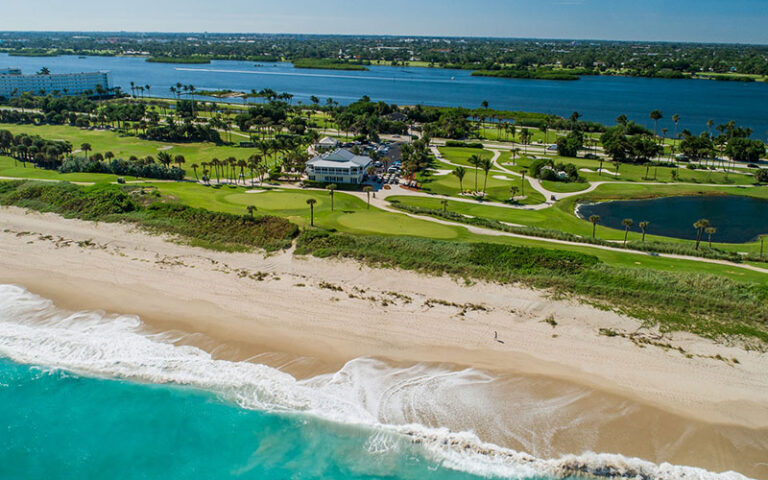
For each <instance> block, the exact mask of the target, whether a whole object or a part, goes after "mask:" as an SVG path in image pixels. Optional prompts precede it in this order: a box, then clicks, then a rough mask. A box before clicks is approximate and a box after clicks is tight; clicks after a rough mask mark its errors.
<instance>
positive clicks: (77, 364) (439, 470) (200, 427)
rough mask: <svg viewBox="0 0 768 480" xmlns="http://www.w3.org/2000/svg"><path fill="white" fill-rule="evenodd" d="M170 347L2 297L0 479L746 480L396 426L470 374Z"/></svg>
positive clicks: (13, 294) (119, 323)
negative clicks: (305, 370)
mask: <svg viewBox="0 0 768 480" xmlns="http://www.w3.org/2000/svg"><path fill="white" fill-rule="evenodd" d="M178 339H179V337H178V334H153V333H150V332H148V331H147V329H146V328H145V327H144V326H143V324H142V322H141V320H140V319H139V318H137V317H135V316H120V315H105V314H103V313H99V312H74V313H73V312H67V311H63V310H60V309H58V308H57V307H56V306H55V305H54V304H53V303H52V302H51V301H50V300H47V299H45V298H42V297H39V296H36V295H34V294H32V293H30V292H28V291H26V290H25V289H24V288H22V287H19V286H13V285H0V432H2V442H1V443H0V479H14V480H15V479H78V480H85V479H97V478H98V479H100V478H109V479H169V478H173V479H186V478H196V479H202V478H205V479H213V478H215V479H226V478H242V479H273V478H274V479H328V480H336V479H339V480H341V479H345V480H357V479H360V480H363V479H390V478H391V479H427V480H428V479H446V480H453V479H475V478H518V479H519V478H525V479H548V478H553V479H554V478H568V477H571V476H575V475H577V474H594V475H598V476H601V477H636V476H640V477H643V478H666V479H675V478H695V479H710V478H711V479H715V478H723V479H733V480H737V479H738V480H741V479H744V478H746V477H744V476H742V475H740V474H737V473H733V472H728V473H724V474H713V473H708V472H706V471H704V470H702V469H698V468H692V467H683V466H675V465H670V464H662V465H655V464H653V463H650V462H646V461H643V460H638V459H632V458H626V457H623V456H621V455H614V454H595V453H584V454H582V455H579V456H564V457H559V458H554V459H552V458H545V457H537V456H533V455H530V454H527V453H523V452H518V451H514V450H510V449H507V448H502V447H499V446H496V445H493V444H491V443H487V442H484V441H483V440H482V439H481V438H479V437H478V436H477V435H476V434H475V433H472V432H471V431H450V430H448V429H447V428H438V427H435V426H431V427H428V426H425V425H423V424H420V423H404V422H403V421H402V419H403V418H405V416H404V415H403V412H401V410H402V409H403V408H405V407H406V406H410V407H411V408H414V407H413V406H414V405H419V407H418V408H421V409H423V410H425V411H423V412H419V414H418V415H415V417H428V416H430V415H431V414H433V413H436V412H430V411H429V409H430V405H436V406H437V405H445V404H448V405H450V403H452V402H454V401H461V399H460V398H457V399H455V400H454V399H452V398H449V399H447V401H446V402H442V403H441V402H439V401H437V400H438V399H437V398H435V401H434V402H432V401H429V400H430V399H429V396H430V395H434V396H436V397H437V396H443V395H448V394H449V392H452V391H457V390H456V389H457V388H461V387H463V386H466V385H471V384H476V383H483V382H489V381H492V380H493V378H492V377H491V376H489V375H487V374H484V373H483V372H479V371H475V370H463V371H452V370H447V369H441V368H437V367H427V366H414V367H393V366H389V365H387V364H385V363H383V362H381V361H379V360H374V359H357V360H353V361H351V362H349V363H348V364H347V365H345V366H344V367H343V368H342V369H341V370H339V371H338V372H335V373H331V374H324V375H319V376H315V377H312V378H308V379H303V380H298V379H296V378H294V377H292V376H291V375H289V374H287V373H284V372H281V371H279V370H277V369H275V368H272V367H269V366H267V365H261V364H258V363H254V362H231V361H224V360H216V359H214V358H212V357H211V355H210V354H208V353H207V352H205V351H203V350H201V349H199V348H197V347H193V346H180V345H178V344H177V343H176V342H175V341H176V340H178ZM406 386H407V387H409V388H405V387H406ZM408 396H418V397H419V398H420V399H422V400H425V401H422V402H419V403H414V402H408V401H407V400H408V398H407V397H408ZM443 400H445V399H443ZM435 408H437V407H435ZM443 408H445V407H443ZM408 417H409V418H413V417H414V415H410V416H408Z"/></svg>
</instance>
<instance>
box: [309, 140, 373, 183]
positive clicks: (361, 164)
mask: <svg viewBox="0 0 768 480" xmlns="http://www.w3.org/2000/svg"><path fill="white" fill-rule="evenodd" d="M372 163H373V161H372V160H371V159H370V157H364V156H362V155H355V154H354V153H352V152H350V151H349V150H344V149H342V148H339V149H336V150H333V151H331V152H327V153H323V154H321V155H318V156H316V157H315V158H313V159H312V160H310V161H308V162H307V176H309V180H310V181H313V182H324V183H352V184H360V183H363V177H365V174H366V170H367V169H368V167H370V166H371V164H372Z"/></svg>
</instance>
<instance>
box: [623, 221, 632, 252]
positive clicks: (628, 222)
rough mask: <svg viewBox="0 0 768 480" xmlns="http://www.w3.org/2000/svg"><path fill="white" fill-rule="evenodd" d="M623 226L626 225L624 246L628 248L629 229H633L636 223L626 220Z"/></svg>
mask: <svg viewBox="0 0 768 480" xmlns="http://www.w3.org/2000/svg"><path fill="white" fill-rule="evenodd" d="M621 224H622V225H624V246H625V247H626V246H627V237H629V229H630V228H632V225H634V224H635V221H634V220H632V219H631V218H625V219H624V220H622V221H621Z"/></svg>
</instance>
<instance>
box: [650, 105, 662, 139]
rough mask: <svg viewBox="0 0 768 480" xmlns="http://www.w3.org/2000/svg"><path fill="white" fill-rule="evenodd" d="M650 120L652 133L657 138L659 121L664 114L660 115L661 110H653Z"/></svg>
mask: <svg viewBox="0 0 768 480" xmlns="http://www.w3.org/2000/svg"><path fill="white" fill-rule="evenodd" d="M650 117H651V120H653V133H654V134H655V135H656V136H657V137H658V136H659V120H661V119H662V118H664V114H663V113H661V110H654V111H652V112H651V115H650Z"/></svg>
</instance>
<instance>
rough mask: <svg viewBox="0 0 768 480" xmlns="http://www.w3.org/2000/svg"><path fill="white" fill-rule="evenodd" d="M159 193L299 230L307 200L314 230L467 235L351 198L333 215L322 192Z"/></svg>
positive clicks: (195, 188)
mask: <svg viewBox="0 0 768 480" xmlns="http://www.w3.org/2000/svg"><path fill="white" fill-rule="evenodd" d="M154 186H155V187H157V188H158V189H159V190H160V192H161V193H163V194H165V195H170V196H172V197H174V198H177V199H178V200H180V201H181V202H183V203H184V204H186V205H190V206H193V207H198V208H206V209H209V210H214V211H219V212H225V213H233V214H238V215H243V214H245V213H246V207H247V206H248V205H253V206H255V207H256V208H257V209H258V210H257V211H258V212H261V213H266V214H270V215H277V216H280V217H286V218H288V219H289V220H291V221H292V222H294V223H296V224H298V225H300V226H308V225H309V223H310V210H309V205H307V200H308V199H310V198H314V199H315V200H316V201H317V204H316V205H315V225H316V226H319V227H323V228H329V229H337V230H341V231H345V232H349V233H361V234H374V233H375V234H399V235H414V236H420V237H431V238H439V239H452V240H455V239H459V238H461V237H463V236H465V235H466V230H464V229H461V228H457V227H451V226H445V225H439V224H436V223H432V222H425V221H423V220H418V219H413V218H410V217H408V216H405V215H396V214H392V213H389V212H385V211H383V210H379V209H376V208H371V209H370V210H369V209H368V208H367V205H366V203H365V201H363V200H361V199H359V198H357V197H355V196H353V195H349V194H345V193H341V192H336V193H335V195H334V201H333V203H334V209H333V211H331V197H330V195H329V194H328V192H324V191H319V190H296V189H279V188H275V189H270V190H265V191H261V192H260V193H246V192H247V191H248V190H249V189H247V188H245V187H235V186H229V185H224V186H221V187H218V188H217V187H205V186H203V185H197V184H193V183H157V184H154Z"/></svg>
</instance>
